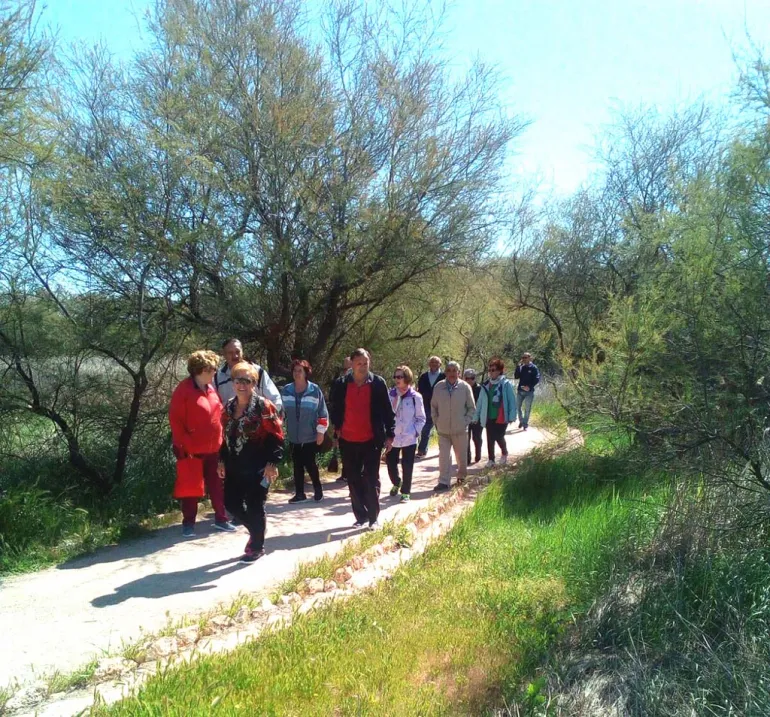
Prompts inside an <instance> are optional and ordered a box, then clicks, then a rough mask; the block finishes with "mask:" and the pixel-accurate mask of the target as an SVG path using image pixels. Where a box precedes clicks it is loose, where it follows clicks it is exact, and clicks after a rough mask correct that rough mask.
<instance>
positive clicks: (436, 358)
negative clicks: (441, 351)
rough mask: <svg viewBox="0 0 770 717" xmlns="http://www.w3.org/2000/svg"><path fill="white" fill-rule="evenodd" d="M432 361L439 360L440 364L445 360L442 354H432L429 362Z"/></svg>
mask: <svg viewBox="0 0 770 717" xmlns="http://www.w3.org/2000/svg"><path fill="white" fill-rule="evenodd" d="M431 361H438V362H439V365H441V364H442V363H444V362H443V361H442V360H441V356H431V357H430V358H429V359H428V363H430V362H431Z"/></svg>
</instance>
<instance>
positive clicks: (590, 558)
mask: <svg viewBox="0 0 770 717" xmlns="http://www.w3.org/2000/svg"><path fill="white" fill-rule="evenodd" d="M623 465H624V464H623V462H622V460H621V458H620V457H607V456H592V455H590V454H588V453H583V454H581V455H579V456H562V457H559V458H557V459H555V460H552V461H544V462H541V461H532V462H530V463H528V464H527V466H526V467H525V468H524V470H523V472H522V473H521V474H519V475H518V476H517V478H516V480H511V479H503V480H499V481H497V482H495V483H493V484H492V485H491V486H490V488H489V489H488V490H487V491H486V492H485V493H484V494H483V495H482V496H481V497H480V499H479V500H478V502H477V503H476V505H475V506H474V508H473V509H472V510H471V512H470V513H469V514H468V515H467V516H466V517H465V518H464V519H463V520H462V521H461V522H460V523H459V524H458V525H456V526H455V528H454V529H453V530H452V531H451V532H450V533H449V534H448V535H447V536H446V537H445V538H444V539H442V540H441V541H439V542H438V543H437V544H435V545H433V546H432V547H431V548H429V550H428V552H427V553H426V554H425V555H424V556H422V557H420V558H416V559H415V560H414V561H413V562H412V563H410V564H408V565H407V566H406V567H405V568H403V569H402V570H400V571H399V572H398V573H397V574H396V575H395V576H394V579H393V580H392V581H388V582H385V583H383V584H381V585H380V586H378V587H377V588H375V589H374V591H373V592H372V593H371V594H368V595H364V596H361V597H357V598H354V599H353V600H351V601H348V602H346V603H345V604H342V605H336V604H335V605H332V606H329V607H327V608H324V609H322V610H321V611H320V612H319V613H318V614H316V615H313V616H305V617H302V616H300V617H298V618H297V619H296V620H295V622H294V624H293V625H292V627H291V628H289V629H285V630H281V631H280V632H275V633H269V634H266V635H263V636H262V637H261V638H260V640H259V641H256V642H254V643H251V644H250V645H247V646H244V647H242V648H240V649H238V650H236V651H235V652H233V653H231V654H229V655H226V656H221V655H220V656H217V657H216V658H215V659H214V658H202V659H200V660H199V661H196V662H193V663H191V664H189V665H185V666H182V667H181V668H179V669H173V670H168V671H166V672H164V673H163V674H162V675H159V676H156V677H154V678H153V679H151V680H150V681H149V682H148V683H147V684H146V685H145V686H144V687H143V688H142V690H141V692H140V693H139V695H138V696H137V697H135V698H132V699H130V700H126V701H124V702H122V703H119V704H118V705H116V706H115V707H113V708H110V709H107V708H105V709H101V708H99V709H97V710H96V711H95V712H96V714H101V713H114V714H140V713H141V714H146V713H154V712H156V711H160V710H164V711H169V710H170V711H171V713H174V714H211V713H214V714H216V713H219V712H221V713H223V714H224V713H229V712H233V711H238V710H240V709H246V705H248V709H250V710H252V711H253V710H257V711H259V712H260V713H264V714H319V713H323V714H326V713H334V712H335V711H336V712H337V713H340V714H360V713H366V714H383V715H385V714H387V715H401V714H404V715H405V714H417V713H419V714H473V715H476V714H483V713H485V710H488V709H491V708H493V707H496V706H498V705H500V704H501V703H503V702H508V703H510V701H511V700H512V699H513V698H514V697H518V695H519V685H520V684H522V683H524V684H527V683H528V684H530V685H531V686H530V688H529V690H528V692H527V695H528V697H527V700H528V704H531V705H535V706H536V705H539V704H540V703H541V701H542V700H541V697H542V693H543V692H544V686H543V684H542V681H540V680H537V679H534V680H533V679H529V678H528V677H527V675H528V673H529V670H530V669H531V668H532V667H533V666H534V665H537V664H539V663H540V660H541V659H542V655H543V652H544V651H545V650H546V649H547V648H548V646H549V644H550V643H551V642H552V640H553V639H555V638H556V637H558V636H559V635H561V634H562V633H563V631H564V630H565V629H566V627H567V626H568V625H569V624H570V622H571V620H570V610H582V609H585V608H586V607H587V606H588V605H590V602H591V600H592V597H593V596H594V595H595V594H596V593H597V592H598V591H600V590H601V589H602V588H603V586H605V585H606V584H607V582H608V581H609V580H610V579H611V578H612V577H613V576H614V575H615V574H616V572H617V568H616V567H615V566H616V565H617V563H618V562H619V561H620V560H621V559H622V556H623V555H625V554H626V553H627V552H629V551H631V550H632V549H633V547H634V545H635V544H636V540H638V541H640V542H643V541H644V540H645V537H644V536H647V537H649V536H650V534H651V533H652V532H653V531H654V526H655V524H656V521H655V520H650V517H651V516H655V515H656V508H655V505H654V502H653V501H652V500H651V496H649V495H647V496H645V490H646V487H647V484H646V481H645V480H643V479H641V477H634V476H632V475H629V474H628V473H627V472H622V467H623ZM619 471H621V472H619ZM637 523H641V524H642V525H643V526H644V525H646V526H648V527H646V528H644V529H643V530H642V531H641V532H639V531H637ZM634 533H636V534H637V538H633V537H632V536H633V535H634ZM314 574H317V573H314ZM268 672H269V674H270V675H271V678H270V679H269V680H265V679H264V675H265V674H267V673H268ZM223 686H224V687H223Z"/></svg>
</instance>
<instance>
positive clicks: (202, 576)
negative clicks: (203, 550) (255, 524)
mask: <svg viewBox="0 0 770 717" xmlns="http://www.w3.org/2000/svg"><path fill="white" fill-rule="evenodd" d="M237 560H238V558H232V559H228V560H220V561H218V562H216V563H209V564H208V565H199V566H198V567H195V568H190V569H189V570H178V571H176V572H173V573H153V574H152V575H145V576H144V577H141V578H138V579H137V580H132V581H131V582H130V583H126V584H125V585H121V586H120V587H118V588H115V592H113V593H110V594H109V595H100V596H99V597H97V598H94V599H93V600H91V604H92V605H93V606H94V607H109V606H110V605H118V604H119V603H122V602H124V601H126V600H130V599H131V598H150V599H154V598H162V597H167V596H168V595H175V594H177V593H185V592H203V591H205V590H212V589H213V588H215V587H216V582H215V581H216V579H217V578H219V577H221V576H222V575H227V574H228V573H232V572H234V571H235V570H240V569H242V568H246V567H248V565H247V564H246V563H239V562H237ZM217 568H223V569H222V570H218V569H217Z"/></svg>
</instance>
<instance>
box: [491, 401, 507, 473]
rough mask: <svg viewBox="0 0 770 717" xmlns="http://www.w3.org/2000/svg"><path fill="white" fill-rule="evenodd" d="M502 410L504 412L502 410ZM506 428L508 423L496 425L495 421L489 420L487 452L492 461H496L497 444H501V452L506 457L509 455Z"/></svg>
mask: <svg viewBox="0 0 770 717" xmlns="http://www.w3.org/2000/svg"><path fill="white" fill-rule="evenodd" d="M500 410H501V411H502V408H501V409H500ZM506 428H508V424H507V423H495V421H494V420H493V419H491V418H490V419H487V452H488V453H489V460H490V461H493V460H494V459H495V443H497V444H499V446H500V452H501V453H502V454H503V455H504V456H507V455H508V446H506V445H505V429H506Z"/></svg>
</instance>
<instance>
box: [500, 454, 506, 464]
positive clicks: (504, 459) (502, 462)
mask: <svg viewBox="0 0 770 717" xmlns="http://www.w3.org/2000/svg"><path fill="white" fill-rule="evenodd" d="M507 462H508V454H507V453H506V454H505V455H504V456H500V465H501V466H504V465H505V464H506V463H507Z"/></svg>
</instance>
